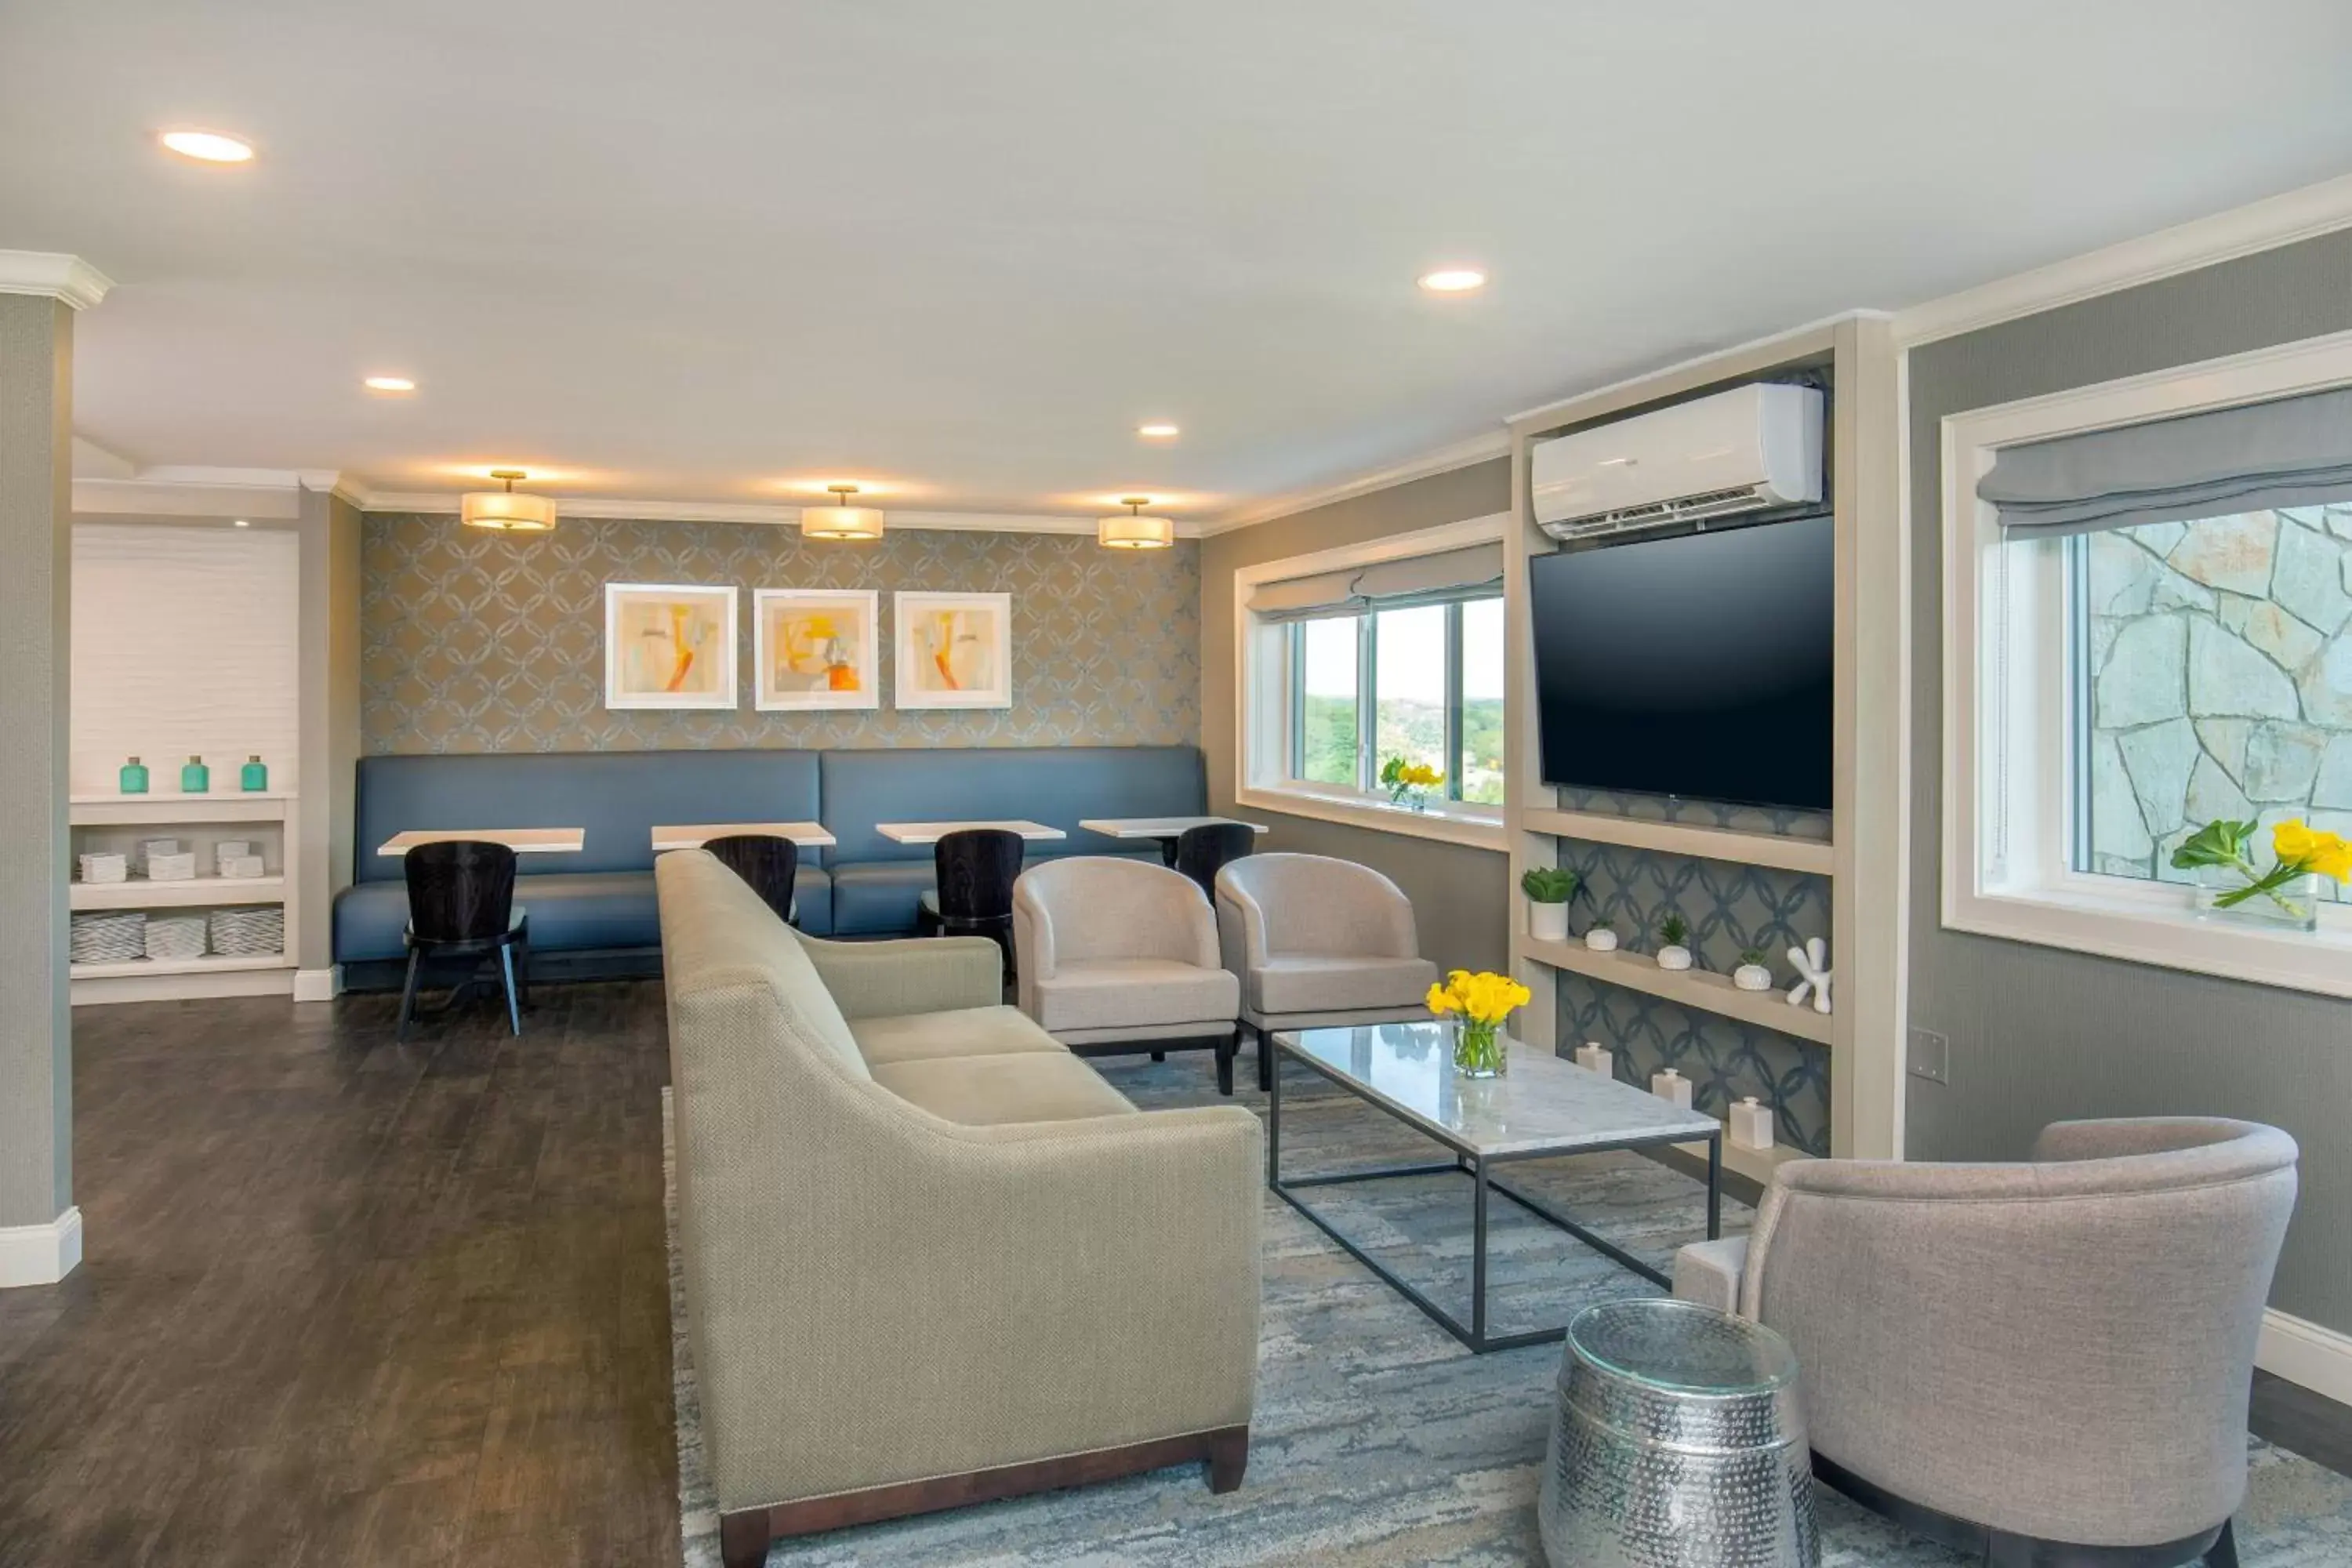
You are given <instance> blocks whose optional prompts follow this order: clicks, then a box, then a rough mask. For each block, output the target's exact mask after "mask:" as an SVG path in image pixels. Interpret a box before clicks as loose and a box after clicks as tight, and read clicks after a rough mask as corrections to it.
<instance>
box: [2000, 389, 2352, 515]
mask: <svg viewBox="0 0 2352 1568" xmlns="http://www.w3.org/2000/svg"><path fill="white" fill-rule="evenodd" d="M1977 494H1978V495H1979V496H1980V497H1982V498H1983V499H1984V500H1989V501H1990V502H1991V503H1992V504H1993V506H1994V507H1995V508H1996V509H1998V510H1999V511H2000V525H2001V527H2002V529H2003V530H2004V531H2008V532H2009V533H2011V535H2013V536H2021V537H2030V538H2036V539H2054V538H2058V537H2061V536H2063V535H2065V534H2071V533H2095V532H2098V531H2101V530H2104V529H2110V528H2130V527H2133V526H2134V525H2136V524H2138V523H2144V522H2190V521H2195V520H2197V519H2199V518H2203V517H2225V516H2228V515H2231V514H2232V513H2235V512H2242V511H2259V510H2264V509H2266V508H2270V507H2281V506H2320V505H2324V504H2326V503H2328V502H2331V501H2341V500H2352V387H2342V388H2337V389H2336V390H2333V391H2328V392H2314V393H2307V394H2305V395H2303V396H2300V397H2283V398H2280V399H2278V400H2276V401H2274V402H2271V403H2253V404H2248V405H2245V406H2243V407H2240V408H2216V409H2213V410H2210V412H2207V413H2204V414H2189V415H2184V416H2181V417H2180V418H2178V419H2157V420H2151V421H2149V422H2148V423H2147V424H2144V425H2127V426H2123V427H2121V428H2119V429H2114V430H2091V431H2086V432H2084V434H2082V435H2080V436H2062V437H2059V438H2058V439H2056V440H2054V441H2035V442H2032V443H2030V444H2028V445H2024V446H2018V447H2002V448H2001V449H2000V452H1999V454H1998V455H1997V456H1996V457H1995V458H1994V459H1993V465H1992V471H1991V472H1990V473H1989V474H1987V475H1985V477H1984V478H1983V479H1980V480H1979V481H1978V483H1977Z"/></svg>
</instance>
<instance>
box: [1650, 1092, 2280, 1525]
mask: <svg viewBox="0 0 2352 1568" xmlns="http://www.w3.org/2000/svg"><path fill="white" fill-rule="evenodd" d="M2295 1158H2296V1150H2295V1145H2294V1140H2293V1139H2292V1138H2289V1137H2288V1136H2287V1135H2286V1134H2285V1133H2284V1132H2281V1131H2277V1130H2276V1129H2274V1128H2269V1127H2259V1126H2255V1125H2252V1124H2251V1123H2247V1122H2242V1121H2221V1120H2219V1119H2201V1118H2151V1119H2147V1120H2143V1121H2061V1122H2058V1123H2055V1124H2053V1126H2051V1127H2049V1128H2047V1129H2046V1130H2044V1131H2043V1132H2042V1136H2041V1138H2040V1139H2039V1140H2038V1141H2037V1142H2036V1143H2035V1145H2034V1148H2033V1158H2032V1161H2031V1162H2030V1163H2021V1164H1981V1165H1975V1164H1969V1165H1963V1164H1927V1163H1916V1164H1912V1163H1892V1162H1881V1161H1863V1160H1814V1161H1802V1162H1795V1163H1790V1164H1786V1165H1782V1166H1781V1167H1780V1169H1779V1170H1778V1171H1776V1172H1774V1173H1773V1176H1772V1183H1771V1185H1770V1186H1769V1188H1768V1189H1767V1190H1766V1192H1765V1194H1764V1201H1763V1205H1762V1206H1761V1207H1760V1208H1759V1209H1758V1211H1757V1215H1756V1223H1755V1226H1754V1228H1753V1229H1752V1230H1751V1231H1750V1232H1749V1234H1748V1236H1746V1237H1727V1238H1726V1239H1725V1240H1722V1241H1717V1242H1703V1243H1699V1244H1697V1245H1696V1246H1692V1247H1684V1248H1683V1249H1682V1251H1681V1253H1680V1254H1679V1255H1678V1256H1677V1257H1676V1258H1675V1295H1677V1296H1681V1297H1684V1298H1685V1299H1687V1300H1702V1301H1709V1302H1712V1303H1713V1304H1715V1305H1716V1306H1718V1307H1721V1308H1723V1309H1725V1310H1734V1311H1737V1312H1738V1313H1739V1315H1741V1316H1742V1317H1746V1318H1749V1319H1752V1320H1754V1321H1759V1322H1761V1323H1764V1324H1766V1325H1767V1326H1769V1327H1770V1328H1773V1329H1776V1330H1778V1331H1780V1333H1781V1334H1782V1335H1784V1336H1785V1337H1786V1338H1787V1339H1788V1341H1789V1342H1790V1344H1791V1345H1793V1346H1794V1347H1795V1348H1796V1352H1797V1359H1798V1362H1799V1363H1800V1365H1801V1367H1802V1372H1801V1377H1800V1381H1799V1388H1800V1391H1801V1395H1802V1397H1803V1399H1804V1405H1805V1425H1806V1428H1807V1431H1808V1433H1809V1435H1810V1436H1811V1441H1812V1447H1813V1467H1814V1473H1815V1474H1816V1475H1818V1476H1820V1477H1822V1479H1824V1480H1827V1481H1828V1482H1829V1483H1830V1484H1831V1485H1832V1486H1835V1487H1836V1488H1838V1489H1840V1490H1841V1491H1843V1492H1845V1493H1847V1494H1848V1495H1849V1496H1851V1497H1853V1498H1854V1499H1855V1500H1858V1501H1860V1502H1862V1503H1864V1505H1865V1506H1867V1507H1870V1508H1873V1509H1874V1510H1877V1511H1879V1512H1880V1513H1883V1514H1885V1515H1886V1516H1887V1517H1888V1518H1890V1519H1893V1520H1894V1521H1896V1522H1897V1523H1900V1524H1902V1525H1904V1526H1906V1528H1909V1529H1911V1530H1914V1531H1917V1532H1918V1533H1921V1534H1924V1535H1927V1536H1931V1537H1933V1538H1936V1539H1938V1540H1941V1541H1943V1542H1946V1543H1948V1544H1950V1545H1953V1546H1956V1547H1958V1548H1959V1549H1961V1550H1963V1551H1968V1552H1978V1553H1981V1554H1982V1555H1983V1558H1984V1561H1986V1562H1987V1563H1995V1564H2011V1563H2015V1564H2026V1563H2065V1564H2067V1565H2068V1568H2172V1565H2174V1564H2179V1563H2189V1562H2191V1561H2193V1560H2194V1559H2195V1558H2197V1557H2198V1556H2199V1555H2200V1553H2201V1554H2203V1555H2204V1557H2205V1560H2206V1562H2207V1563H2210V1564H2213V1565H2214V1568H2234V1565H2235V1563H2236V1562H2237V1554H2236V1548H2235V1543H2234V1540H2233V1538H2232V1535H2231V1528H2230V1516H2231V1514H2232V1513H2234V1512H2235V1511H2236V1510H2237V1508H2238V1505H2239V1503H2240V1502H2241V1501H2242V1500H2243V1498H2244V1496H2245V1489H2246V1400H2247V1394H2248V1388H2249V1385H2250V1384H2251V1382H2252V1373H2253V1363H2254V1342H2255V1339H2256V1337H2257V1336H2258V1335H2259V1333H2260V1332H2261V1330H2262V1320H2263V1302H2264V1300H2265V1299H2266V1298H2267V1296H2268V1295H2269V1292H2270V1284H2271V1270H2272V1268H2273V1266H2274V1265H2275V1264H2276V1263H2277V1261H2278V1254H2279V1244H2280V1242H2281V1241H2282V1239H2283V1238H2284V1236H2285V1234H2286V1222H2287V1215H2288V1214H2289V1213H2290V1212H2291V1211H2292V1210H2293V1209H2294V1194H2295Z"/></svg>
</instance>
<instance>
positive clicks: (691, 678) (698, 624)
mask: <svg viewBox="0 0 2352 1568" xmlns="http://www.w3.org/2000/svg"><path fill="white" fill-rule="evenodd" d="M737 596H738V590H737V589H736V587H735V585H734V584H731V583H730V584H724V585H712V584H694V583H607V584H604V706H605V707H606V708H608V709H648V708H652V709H686V710H708V709H732V708H734V707H735V706H736V702H737V693H736V684H735V682H736V669H735V667H736V664H737V658H736V642H735V639H736V624H735V603H736V599H737ZM679 638H683V639H685V641H684V645H683V646H682V647H681V646H674V645H675V644H676V642H677V639H679ZM656 645H661V646H656ZM681 655H683V657H684V661H685V662H684V665H683V667H682V668H681V667H680V665H679V663H678V660H679V657H680V656H681Z"/></svg>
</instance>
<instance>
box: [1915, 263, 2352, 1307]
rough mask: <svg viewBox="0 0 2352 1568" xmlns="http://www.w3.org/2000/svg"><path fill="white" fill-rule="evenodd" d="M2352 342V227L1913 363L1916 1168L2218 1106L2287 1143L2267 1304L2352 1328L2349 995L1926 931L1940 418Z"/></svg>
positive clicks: (1929, 918)
mask: <svg viewBox="0 0 2352 1568" xmlns="http://www.w3.org/2000/svg"><path fill="white" fill-rule="evenodd" d="M2347 330H2352V231H2347V232H2339V233H2336V234H2331V235H2325V236H2322V237H2318V238H2315V239H2308V240H2305V241H2302V242H2300V243H2298V244H2294V245H2291V246H2284V247H2279V248H2278V249H2275V250H2270V251H2265V252H2263V253H2260V254H2257V255H2253V256H2248V257H2242V258H2238V259H2235V260H2231V261H2226V262H2222V263H2220V264H2218V265H2215V266H2212V267H2208V268H2201V269H2200V270H2198V271H2195V272H2189V273H2184V274H2182V275H2180V276H2179V277H2175V278H2168V279H2161V280H2159V281H2157V282H2153V283H2147V284H2143V285H2141V286H2140V287H2137V288H2134V289H2124V290H2121V291H2119V292H2116V293H2113V294H2107V295H2103V296H2101V297H2099V298H2096V299H2093V300H2084V301H2082V302H2080V303H2077V304H2073V305H2068V306H2064V307H2062V308H2060V309H2057V310H2048V311H2044V312H2042V313H2041V314H2039V315H2035V316H2030V317H2026V318H2024V319H2022V320H2020V321H2007V322H2003V323H2001V324H2000V325H1998V326H1993V327H1988V328H1985V329H1983V330H1981V331H1975V332H1970V333H1968V334H1966V335H1964V336H1961V337H1957V338H1951V339H1948V340H1946V341H1944V342H1937V343H1931V344H1928V345H1926V346H1924V347H1921V348H1918V349H1916V350H1914V351H1913V352H1912V353H1911V356H1910V427H1909V431H1908V433H1907V439H1908V440H1909V442H1910V456H1911V527H1912V541H1911V543H1912V562H1913V574H1912V594H1913V598H1912V615H1913V622H1912V624H1913V626H1914V632H1913V638H1914V642H1913V650H1912V651H1913V661H1912V700H1913V703H1914V707H1913V720H1912V736H1913V743H1912V750H1913V755H1912V789H1913V792H1914V793H1913V800H1914V805H1915V811H1914V815H1913V818H1912V842H1911V856H1912V872H1913V877H1912V889H1913V890H1912V924H1911V930H1912V937H1911V975H1910V986H1911V990H1910V1021H1911V1025H1912V1026H1913V1027H1914V1028H1915V1029H1932V1030H1934V1031H1936V1032H1937V1033H1939V1034H1942V1035H1944V1036H1946V1037H1948V1038H1949V1040H1950V1042H1951V1053H1950V1071H1949V1078H1950V1083H1949V1086H1948V1087H1945V1086H1942V1085H1937V1084H1934V1083H1929V1082H1926V1081H1924V1080H1922V1079H1916V1078H1914V1079H1911V1080H1910V1081H1909V1086H1908V1090H1909V1092H1908V1097H1907V1109H1908V1115H1909V1132H1908V1152H1909V1154H1910V1155H1911V1157H1912V1158H1914V1159H1928V1160H1982V1159H1996V1160H2007V1159H2016V1158H2019V1157H2021V1156H2022V1155H2023V1154H2024V1152H2025V1151H2026V1148H2027V1146H2028V1144H2029V1143H2030V1142H2031V1141H2032V1137H2033V1134H2034V1133H2035V1131H2037V1130H2039V1129H2040V1128H2041V1126H2042V1124H2043V1123H2044V1122H2047V1121H2058V1120H2062V1119H2064V1118H2070V1117H2093V1116H2141V1115H2166V1114H2220V1115H2224V1116H2235V1117H2242V1118H2245V1119H2248V1120H2251V1121H2264V1122H2269V1123H2271V1124H2272V1125H2273V1126H2277V1127H2283V1128H2284V1129H2286V1131H2288V1132H2290V1133H2292V1134H2294V1137H2295V1139H2296V1140H2297V1141H2298V1142H2300V1143H2301V1144H2302V1145H2303V1172H2302V1175H2303V1196H2302V1201H2301V1202H2300V1204H2299V1205H2297V1208H2296V1211H2295V1217H2294V1225H2293V1226H2292V1228H2290V1230H2289V1231H2288V1233H2287V1243H2286V1252H2285V1256H2284V1258H2283V1259H2282V1260H2281V1262H2280V1265H2279V1272H2278V1279H2277V1283H2276V1285H2275V1287H2274V1289H2273V1292H2272V1297H2271V1300H2272V1304H2273V1306H2275V1307H2276V1308H2278V1309H2279V1310H2282V1311H2284V1312H2289V1313H2292V1314H2294V1316H2296V1317H2300V1318H2305V1319H2307V1320H2309V1321H2313V1322H2316V1323H2320V1324H2322V1325H2325V1326H2326V1327H2327V1328H2330V1329H2334V1330H2336V1331H2343V1332H2352V1237H2347V1215H2352V1137H2347V1117H2352V1003H2347V1002H2343V1001H2337V1000H2333V999H2331V998H2328V997H2324V996H2315V995H2310V994H2305V993H2302V992H2294V991H2282V990H2274V989H2272V988H2269V987H2265V986H2258V985H2249V984H2242V983H2239V982H2236V981H2230V980H2222V979H2218V978H2213V977H2210V976H2206V975H2200V974H2190V973H2183V972H2180V971H2178V970H2169V969H2158V968H2151V967H2147V966H2145V965H2141V964H2136V963H2125V962H2123V961H2120V960H2116V959H2108V958H2097V957H2092V956H2089V955H2086V954H2082V953H2075V952H2063V951H2061V950H2059V949H2055V948H2049V947H2041V946H2035V945H2032V944H2030V943H2023V942H2005V941H2001V940H1999V939H1996V938H1990V937H1982V936H1976V935H1971V934H1968V933H1965V932H1960V931H1947V930H1945V929H1944V928H1943V926H1942V925H1941V923H1940V912H1939V911H1940V900H1941V886H1940V881H1939V879H1940V877H1941V874H1942V868H1941V863H1940V837H1939V836H1940V831H1941V824H1942V815H1941V814H1942V808H1943V801H1942V778H1943V771H1942V770H1943V759H1942V738H1943V722H1942V721H1943V701H1942V700H1943V602H1942V593H1943V581H1942V559H1943V558H1942V546H1941V531H1942V513H1941V500H1940V497H1941V493H1942V484H1943V478H1942V475H1941V474H1940V473H1939V472H1938V463H1937V458H1938V452H1939V448H1940V421H1941V420H1942V419H1943V418H1944V417H1945V416H1948V415H1951V414H1957V413H1960V412H1962V411H1964V410H1967V409H1971V408H1980V407H1984V406H1987V405H1993V404H2000V403H2008V402H2011V401H2013V400H2015V399H2018V398H2022V397H2032V396H2035V395H2041V394H2044V393H2052V392H2061V391H2065V390H2067V389H2070V388H2074V387H2079V386H2087V385H2093V384H2097V383H2100V382H2106V381H2113V380H2116V379H2118V378H2120V377H2124V376H2129V375H2137V374H2145V373H2147V372H2149V371H2157V370H2164V369H2168V368H2170V367H2173V366H2176V365H2182V364H2189V363H2196V362H2198V361H2200V360H2208V359H2215V358H2220V357H2221V356H2224V355H2228V354H2236V353H2247V352H2249V351H2252V350H2255V349H2261V348H2265V347H2270V346H2273V345H2276V344H2280V343H2287V342H2295V341H2298V340H2300V339H2305V338H2313V337H2319V336H2322V335H2325V334H2326V333H2330V332H2340V331H2347Z"/></svg>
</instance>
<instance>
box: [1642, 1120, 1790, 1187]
mask: <svg viewBox="0 0 2352 1568" xmlns="http://www.w3.org/2000/svg"><path fill="white" fill-rule="evenodd" d="M1675 1148H1676V1149H1678V1150H1680V1151H1681V1152H1684V1153H1685V1154H1688V1155H1689V1156H1691V1158H1693V1159H1695V1160H1704V1159H1706V1144H1704V1143H1677V1144H1675ZM1811 1158H1812V1156H1811V1154H1808V1153H1806V1152H1804V1151H1803V1150H1802V1149H1796V1148H1791V1147H1790V1145H1788V1144H1786V1143H1775V1144H1773V1145H1772V1147H1770V1148H1769V1149H1742V1148H1741V1147H1739V1146H1738V1144H1737V1143H1734V1142H1732V1141H1731V1134H1730V1133H1729V1132H1726V1133H1725V1134H1724V1135H1723V1168H1724V1169H1725V1170H1727V1171H1729V1172H1730V1173H1733V1174H1734V1175H1738V1176H1745V1177H1747V1178H1748V1180H1749V1181H1751V1182H1754V1183H1756V1184H1759V1185H1763V1184H1769V1182H1770V1181H1771V1180H1772V1173H1773V1172H1775V1171H1777V1170H1779V1169H1780V1167H1781V1166H1783V1165H1786V1164H1790V1163H1793V1162H1795V1161H1798V1160H1810V1159H1811Z"/></svg>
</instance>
